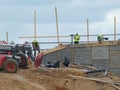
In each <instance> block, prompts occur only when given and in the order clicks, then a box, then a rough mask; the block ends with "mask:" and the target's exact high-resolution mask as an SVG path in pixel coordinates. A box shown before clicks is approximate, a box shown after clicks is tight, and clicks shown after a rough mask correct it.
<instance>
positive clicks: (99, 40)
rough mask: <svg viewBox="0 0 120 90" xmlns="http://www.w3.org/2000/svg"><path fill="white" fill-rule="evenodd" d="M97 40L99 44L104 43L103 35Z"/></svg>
mask: <svg viewBox="0 0 120 90" xmlns="http://www.w3.org/2000/svg"><path fill="white" fill-rule="evenodd" d="M97 40H98V43H99V44H101V43H102V41H103V35H101V34H100V35H98V37H97Z"/></svg>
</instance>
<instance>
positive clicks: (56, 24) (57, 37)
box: [55, 7, 59, 45]
mask: <svg viewBox="0 0 120 90" xmlns="http://www.w3.org/2000/svg"><path fill="white" fill-rule="evenodd" d="M55 16H56V30H57V40H58V45H59V31H58V17H57V7H55Z"/></svg>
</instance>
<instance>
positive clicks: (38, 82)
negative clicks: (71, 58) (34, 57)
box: [0, 66, 120, 90]
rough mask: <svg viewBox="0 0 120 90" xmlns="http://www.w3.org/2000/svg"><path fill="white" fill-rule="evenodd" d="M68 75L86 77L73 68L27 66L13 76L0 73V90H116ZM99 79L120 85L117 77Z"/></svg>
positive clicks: (104, 84)
mask: <svg viewBox="0 0 120 90" xmlns="http://www.w3.org/2000/svg"><path fill="white" fill-rule="evenodd" d="M70 75H74V76H80V77H86V75H85V74H84V73H83V72H82V71H80V70H78V69H73V68H62V69H46V68H39V69H36V68H34V67H33V66H29V67H28V69H19V70H18V72H17V73H15V74H10V73H6V72H3V71H0V85H1V86H0V90H117V89H116V88H115V87H114V86H112V85H111V84H108V83H101V82H97V81H93V80H89V79H82V78H73V77H70ZM100 79H101V80H105V81H107V80H109V81H110V80H111V81H116V82H118V83H120V78H119V77H117V76H111V77H103V78H100ZM117 87H119V86H117Z"/></svg>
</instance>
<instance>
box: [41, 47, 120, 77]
mask: <svg viewBox="0 0 120 90" xmlns="http://www.w3.org/2000/svg"><path fill="white" fill-rule="evenodd" d="M65 57H67V58H69V60H71V62H75V63H77V64H87V65H93V66H95V67H97V68H99V69H106V70H108V71H111V72H113V73H115V74H117V75H120V45H112V46H82V47H81V46H76V47H75V46H74V47H73V46H68V47H67V48H65V49H63V50H59V51H55V52H52V53H50V54H48V55H45V56H44V57H43V63H44V64H45V63H47V62H48V61H51V62H52V63H55V62H56V61H58V60H63V59H64V58H65Z"/></svg>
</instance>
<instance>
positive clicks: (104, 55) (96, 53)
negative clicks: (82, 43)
mask: <svg viewBox="0 0 120 90" xmlns="http://www.w3.org/2000/svg"><path fill="white" fill-rule="evenodd" d="M92 59H109V51H108V46H99V47H92Z"/></svg>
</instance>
